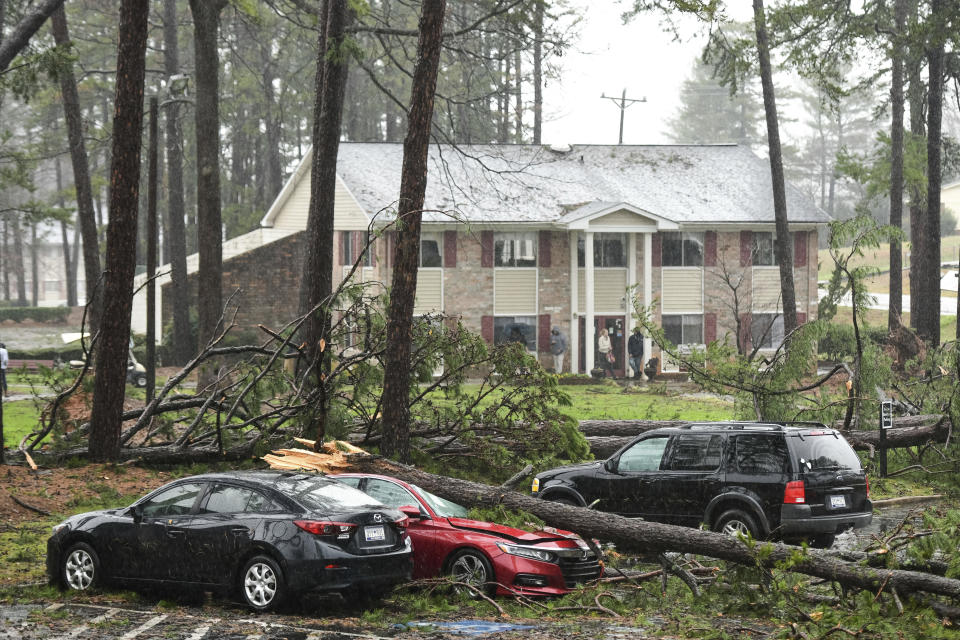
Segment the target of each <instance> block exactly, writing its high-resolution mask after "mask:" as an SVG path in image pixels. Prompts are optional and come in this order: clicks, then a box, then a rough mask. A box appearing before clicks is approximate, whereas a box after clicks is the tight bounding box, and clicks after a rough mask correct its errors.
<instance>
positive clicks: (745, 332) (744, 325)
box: [740, 313, 753, 351]
mask: <svg viewBox="0 0 960 640" xmlns="http://www.w3.org/2000/svg"><path fill="white" fill-rule="evenodd" d="M752 323H753V316H752V315H750V314H749V313H744V314H741V315H740V346H741V347H742V348H743V350H744V351H749V350H750V345H751V343H752V342H753V337H752V334H751V333H750V325H751V324H752Z"/></svg>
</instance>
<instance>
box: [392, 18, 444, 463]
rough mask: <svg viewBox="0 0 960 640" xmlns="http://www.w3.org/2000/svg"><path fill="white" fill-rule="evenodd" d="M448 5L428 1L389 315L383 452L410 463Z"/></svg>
mask: <svg viewBox="0 0 960 640" xmlns="http://www.w3.org/2000/svg"><path fill="white" fill-rule="evenodd" d="M445 10H446V0H424V2H423V9H422V11H423V13H422V14H421V15H420V40H419V43H418V45H417V65H416V68H415V69H414V72H413V87H412V89H411V91H410V115H409V119H408V121H407V136H406V139H405V140H404V143H403V165H402V169H401V174H400V198H399V200H398V203H397V214H398V218H399V224H398V232H397V247H396V253H395V259H394V261H393V280H392V285H393V286H392V288H391V293H390V306H389V308H388V310H387V348H386V353H385V358H384V359H385V362H384V372H383V373H384V376H383V377H384V384H383V440H382V441H381V444H380V451H381V453H383V454H384V455H387V456H394V455H396V456H397V457H398V458H399V459H400V460H401V461H404V462H406V461H407V460H409V458H410V407H409V404H408V400H409V398H408V396H409V393H410V349H411V344H410V343H411V334H412V331H411V327H412V325H413V304H414V298H415V297H416V293H417V267H418V264H419V258H420V222H421V219H422V217H423V201H424V198H425V195H426V190H427V155H428V152H429V148H430V123H431V120H432V119H433V102H434V95H435V93H436V89H437V72H438V69H439V66H440V45H441V43H442V41H443V35H442V30H443V15H444V12H445Z"/></svg>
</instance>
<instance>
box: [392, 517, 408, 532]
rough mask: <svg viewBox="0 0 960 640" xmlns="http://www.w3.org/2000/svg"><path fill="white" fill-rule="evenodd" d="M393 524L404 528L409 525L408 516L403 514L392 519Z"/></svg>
mask: <svg viewBox="0 0 960 640" xmlns="http://www.w3.org/2000/svg"><path fill="white" fill-rule="evenodd" d="M393 524H395V525H397V526H398V527H400V528H401V529H406V528H407V527H409V526H410V518H408V517H407V516H403V517H402V518H397V519H396V520H394V521H393Z"/></svg>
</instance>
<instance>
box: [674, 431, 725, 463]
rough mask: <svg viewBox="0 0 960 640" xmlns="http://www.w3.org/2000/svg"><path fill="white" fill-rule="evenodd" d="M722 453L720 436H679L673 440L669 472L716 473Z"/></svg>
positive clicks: (721, 438)
mask: <svg viewBox="0 0 960 640" xmlns="http://www.w3.org/2000/svg"><path fill="white" fill-rule="evenodd" d="M722 452H723V436H721V435H707V434H697V435H681V436H676V437H674V439H673V447H672V449H671V453H670V461H669V464H668V465H667V468H669V469H670V470H671V471H716V470H717V469H718V468H720V454H721V453H722Z"/></svg>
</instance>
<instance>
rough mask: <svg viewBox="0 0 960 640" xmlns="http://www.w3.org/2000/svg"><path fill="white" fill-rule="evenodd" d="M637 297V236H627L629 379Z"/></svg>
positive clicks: (626, 359) (626, 369) (626, 354)
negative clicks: (634, 302)
mask: <svg viewBox="0 0 960 640" xmlns="http://www.w3.org/2000/svg"><path fill="white" fill-rule="evenodd" d="M636 295H637V234H635V233H628V234H627V295H626V297H625V298H624V302H625V303H626V304H625V307H626V309H625V310H624V311H625V312H626V314H627V321H626V323H625V329H624V332H623V353H622V354H621V355H622V356H623V362H624V365H625V366H624V367H623V371H624V376H625V377H627V378H629V377H630V375H631V373H630V352H629V351H628V350H627V342H628V341H629V339H630V336H632V335H633V328H634V327H635V326H637V320H636V318H635V317H634V315H633V311H634V309H633V300H634V298H635V297H636Z"/></svg>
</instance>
